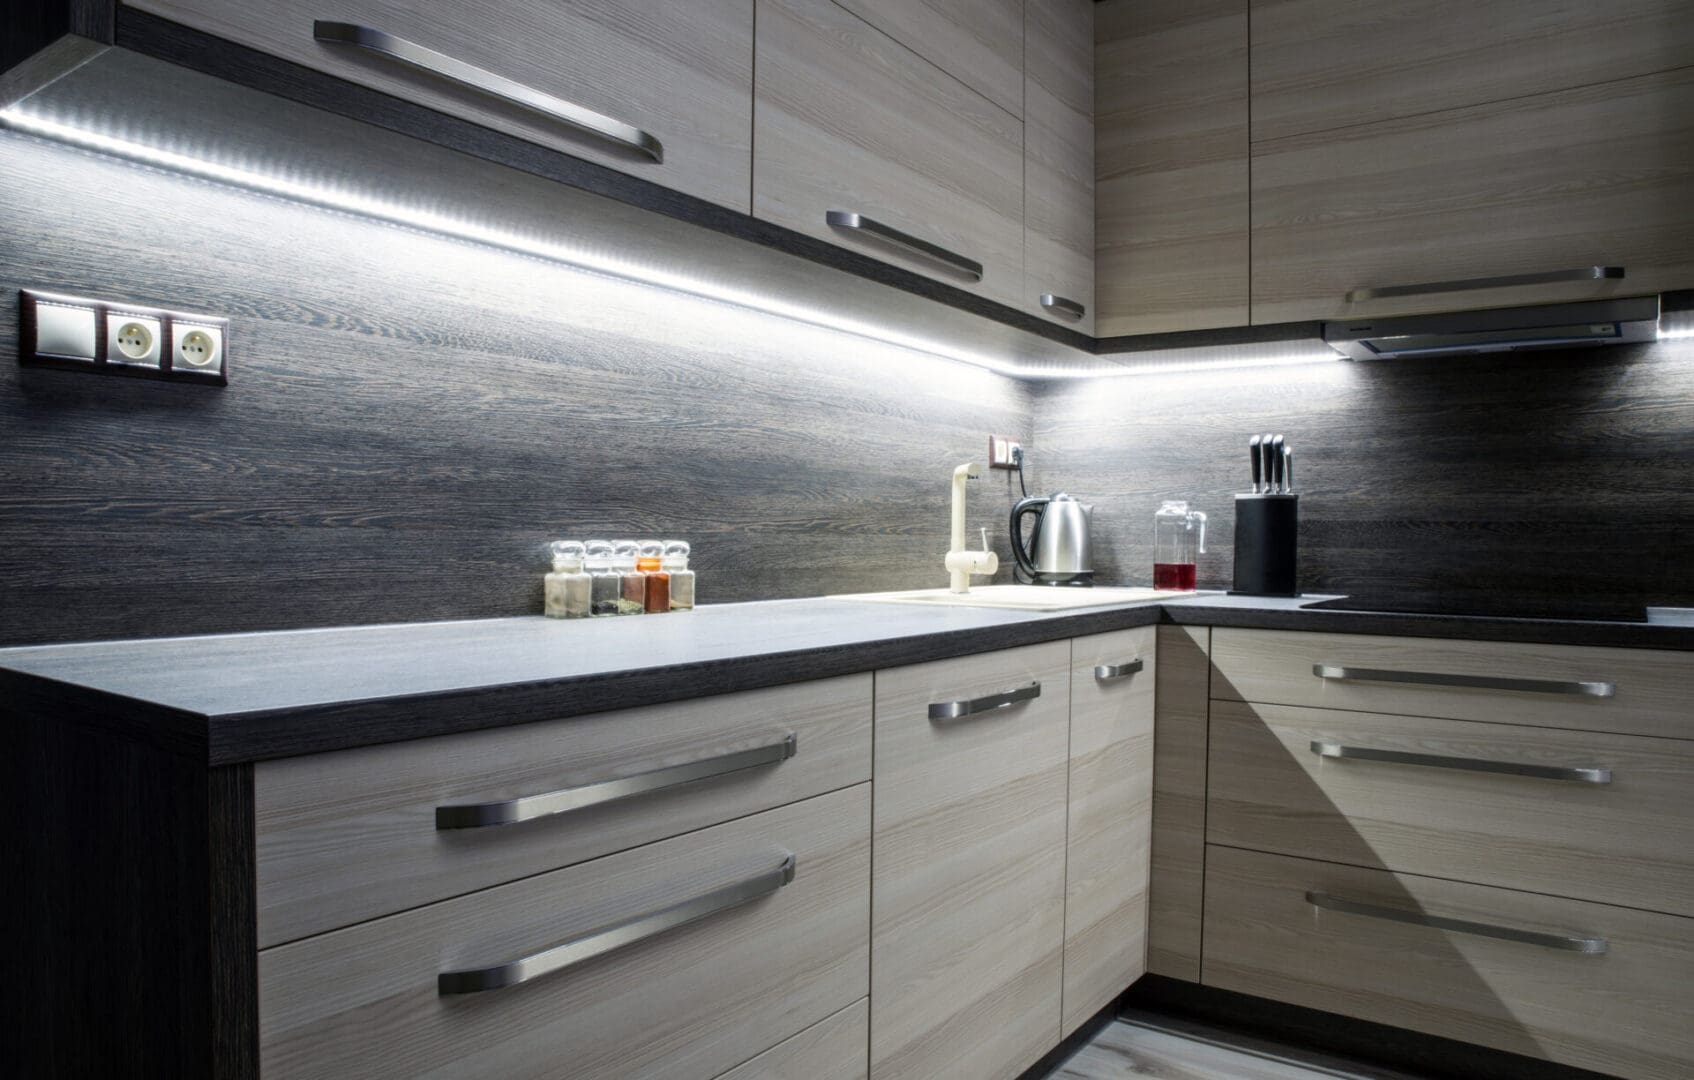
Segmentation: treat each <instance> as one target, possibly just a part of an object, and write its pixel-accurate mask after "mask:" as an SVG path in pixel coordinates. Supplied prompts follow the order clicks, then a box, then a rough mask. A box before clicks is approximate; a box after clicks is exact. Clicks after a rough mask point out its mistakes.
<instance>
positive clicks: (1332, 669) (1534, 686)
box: [1312, 664, 1618, 697]
mask: <svg viewBox="0 0 1694 1080" xmlns="http://www.w3.org/2000/svg"><path fill="white" fill-rule="evenodd" d="M1312 674H1313V675H1316V676H1317V677H1318V678H1320V679H1332V680H1335V681H1337V682H1390V683H1412V684H1415V685H1418V686H1464V687H1470V688H1473V689H1477V690H1518V691H1521V692H1523V693H1525V694H1578V695H1581V696H1583V697H1611V696H1612V695H1613V694H1615V693H1617V691H1618V688H1617V684H1616V683H1610V682H1563V681H1560V680H1556V679H1513V678H1507V677H1504V676H1499V675H1449V674H1446V673H1444V672H1439V671H1385V670H1383V669H1381V668H1358V667H1344V666H1343V665H1340V664H1313V665H1312Z"/></svg>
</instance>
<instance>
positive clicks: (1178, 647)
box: [1147, 626, 1212, 982]
mask: <svg viewBox="0 0 1694 1080" xmlns="http://www.w3.org/2000/svg"><path fill="white" fill-rule="evenodd" d="M1158 630H1159V637H1158V655H1159V668H1158V677H1157V687H1156V691H1155V694H1156V700H1155V703H1154V722H1153V850H1152V889H1151V894H1150V897H1149V905H1148V914H1147V970H1148V971H1150V972H1152V973H1153V974H1155V975H1166V976H1169V977H1171V978H1173V979H1186V980H1187V981H1189V982H1199V981H1200V915H1201V897H1202V895H1203V894H1204V892H1205V871H1206V738H1207V728H1206V710H1207V705H1208V696H1207V685H1208V680H1209V679H1210V676H1211V659H1210V657H1209V656H1208V655H1207V652H1208V651H1209V649H1210V648H1211V639H1212V630H1211V628H1210V627H1205V626H1161V627H1159V628H1158Z"/></svg>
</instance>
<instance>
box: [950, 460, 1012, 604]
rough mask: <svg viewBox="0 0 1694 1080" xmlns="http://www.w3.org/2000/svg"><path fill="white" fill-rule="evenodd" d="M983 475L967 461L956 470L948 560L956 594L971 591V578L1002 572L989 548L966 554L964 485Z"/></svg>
mask: <svg viewBox="0 0 1694 1080" xmlns="http://www.w3.org/2000/svg"><path fill="white" fill-rule="evenodd" d="M981 475H982V466H981V465H978V464H977V463H976V462H974V461H967V462H965V463H964V464H962V465H960V466H959V467H958V468H956V469H954V470H953V522H952V525H953V528H952V535H951V537H950V538H949V544H948V551H947V558H946V559H945V560H944V562H945V565H946V567H947V572H948V575H949V584H948V588H949V589H951V590H952V591H953V592H956V593H968V592H970V591H971V575H972V574H982V575H988V574H992V573H994V572H995V571H996V570H998V569H1000V559H999V557H998V556H997V555H995V554H994V553H993V552H992V551H989V550H988V545H987V543H986V542H985V543H984V544H983V550H981V551H967V550H965V481H966V480H972V479H975V478H976V477H979V476H981Z"/></svg>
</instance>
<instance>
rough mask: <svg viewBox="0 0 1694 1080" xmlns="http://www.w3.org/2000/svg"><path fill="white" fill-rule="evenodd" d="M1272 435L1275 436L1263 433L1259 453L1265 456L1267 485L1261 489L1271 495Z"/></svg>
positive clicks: (1260, 438)
mask: <svg viewBox="0 0 1694 1080" xmlns="http://www.w3.org/2000/svg"><path fill="white" fill-rule="evenodd" d="M1272 437H1273V436H1271V435H1268V434H1267V435H1261V436H1260V437H1259V453H1260V455H1261V456H1262V457H1263V458H1264V462H1265V486H1264V487H1263V488H1262V489H1261V490H1262V491H1263V492H1264V494H1266V495H1269V494H1270V492H1271V439H1272Z"/></svg>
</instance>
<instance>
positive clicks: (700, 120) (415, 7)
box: [133, 0, 754, 213]
mask: <svg viewBox="0 0 1694 1080" xmlns="http://www.w3.org/2000/svg"><path fill="white" fill-rule="evenodd" d="M753 2H754V0H689V2H688V3H685V4H677V3H669V2H667V0H568V2H562V3H542V2H538V0H484V2H482V3H477V4H462V3H449V2H446V0H429V2H424V3H417V2H408V0H333V2H331V3H328V4H321V3H309V2H307V0H267V2H266V3H262V4H249V3H239V2H236V0H133V6H134V7H137V8H139V9H141V10H144V11H148V12H151V13H153V14H155V15H160V16H163V17H164V18H167V19H172V20H174V21H177V22H180V23H183V24H185V25H188V26H191V27H193V28H194V29H197V30H202V31H205V32H206V33H209V34H213V35H216V36H218V37H221V38H226V39H228V40H231V41H234V42H237V43H239V44H242V45H246V46H248V47H250V48H254V49H258V50H260V51H262V52H267V53H271V54H273V55H276V56H280V57H282V58H284V59H287V60H292V61H294V62H295V63H298V64H303V65H305V66H306V67H309V68H313V69H315V70H317V71H322V72H325V73H327V74H330V75H335V76H338V77H340V78H343V79H347V80H349V81H351V82H355V83H359V84H361V85H364V86H368V87H372V88H374V89H377V90H381V91H385V92H387V93H389V94H393V95H394V96H396V97H400V98H404V99H406V100H408V101H415V102H418V103H419V104H422V105H427V106H429V107H430V108H433V109H437V110H439V111H441V112H444V113H449V114H451V115H453V116H458V117H462V118H464V119H468V120H472V121H474V122H476V123H479V124H482V125H485V126H487V127H491V128H494V129H495V130H497V131H502V132H505V133H507V134H509V135H515V136H518V137H519V138H523V139H528V140H530V141H531V142H536V143H540V144H541V145H543V146H547V147H550V148H552V149H555V150H562V151H564V152H565V153H568V154H572V155H575V156H577V157H581V158H586V159H588V160H590V161H594V162H598V163H599V164H602V165H605V166H607V167H609V168H613V169H616V170H618V171H620V172H626V173H629V174H630V175H632V176H636V177H640V178H642V179H645V180H651V181H653V182H654V183H656V184H660V185H662V186H664V187H668V188H673V189H675V190H677V191H682V192H686V193H687V194H690V195H696V196H698V197H700V198H702V199H707V200H710V201H711V202H715V203H718V204H720V205H723V206H727V207H730V208H731V209H734V210H739V211H741V212H743V213H746V212H748V211H749V209H750V203H749V197H748V193H749V185H750V180H751V170H752V144H751V138H752V107H753V105H752V103H753V97H752V79H753ZM318 19H324V20H332V21H337V22H345V23H352V24H357V25H361V26H366V27H370V28H372V29H375V30H380V31H383V32H385V33H388V34H392V35H395V36H398V37H400V38H404V39H406V40H407V41H410V42H412V43H414V44H416V45H419V46H422V47H424V48H426V49H430V50H433V51H435V52H437V53H442V54H445V55H447V56H450V57H452V58H453V59H454V60H457V61H460V62H462V63H465V64H470V65H473V66H475V67H477V68H481V69H483V70H484V71H487V72H491V73H493V74H494V75H497V76H500V77H502V78H505V79H509V80H513V81H515V82H518V83H521V84H523V85H524V86H526V87H529V88H531V89H533V90H535V91H539V92H541V93H543V94H546V95H550V96H551V97H554V98H559V99H563V100H565V101H567V102H570V103H573V104H575V105H578V106H581V107H583V108H586V109H589V110H592V111H593V112H596V113H600V114H602V115H604V116H607V117H610V118H612V119H614V120H617V121H621V122H622V123H624V124H630V125H634V126H635V127H637V128H639V129H641V130H643V131H646V132H647V133H649V134H650V135H652V136H653V137H654V138H656V139H657V140H658V141H659V143H660V144H661V146H662V148H663V161H662V162H661V161H655V160H653V158H652V157H651V156H649V155H647V154H645V153H642V152H641V151H639V150H632V149H629V148H627V147H624V146H619V145H616V144H613V143H611V142H608V141H606V140H605V139H602V138H598V137H595V136H591V135H586V134H584V133H582V132H581V131H580V130H578V129H576V128H573V127H571V126H569V125H566V124H562V123H559V122H557V121H554V120H549V119H546V118H543V117H540V116H537V115H536V114H535V113H533V112H530V111H527V110H523V109H519V108H516V107H512V106H509V105H506V104H503V103H501V102H498V101H496V100H495V99H494V98H491V97H488V96H485V95H483V94H481V93H479V92H477V91H474V90H467V89H465V88H464V87H463V86H459V85H456V84H454V83H452V82H449V81H447V80H444V79H442V78H439V77H437V76H434V75H430V74H427V73H425V72H422V71H420V70H418V69H416V68H414V67H410V66H408V65H406V64H401V63H396V62H395V61H393V60H390V59H386V58H384V57H381V56H378V55H375V54H374V53H371V52H369V51H367V50H363V49H358V48H355V47H353V46H350V45H346V44H329V43H322V42H319V41H316V40H314V38H313V22H314V21H315V20H318Z"/></svg>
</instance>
